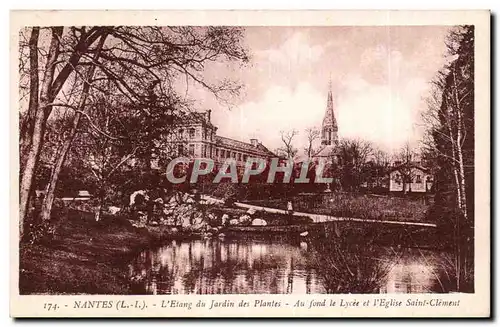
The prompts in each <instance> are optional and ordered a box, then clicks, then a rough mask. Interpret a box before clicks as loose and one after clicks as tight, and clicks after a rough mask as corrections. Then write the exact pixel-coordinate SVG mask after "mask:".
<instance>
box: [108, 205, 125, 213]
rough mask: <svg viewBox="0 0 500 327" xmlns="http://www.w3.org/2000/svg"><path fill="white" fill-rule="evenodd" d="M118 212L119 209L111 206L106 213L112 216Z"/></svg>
mask: <svg viewBox="0 0 500 327" xmlns="http://www.w3.org/2000/svg"><path fill="white" fill-rule="evenodd" d="M120 210H122V209H121V208H119V207H115V206H111V207H109V208H108V212H109V213H110V214H112V215H116V214H117V213H118V212H119V211H120Z"/></svg>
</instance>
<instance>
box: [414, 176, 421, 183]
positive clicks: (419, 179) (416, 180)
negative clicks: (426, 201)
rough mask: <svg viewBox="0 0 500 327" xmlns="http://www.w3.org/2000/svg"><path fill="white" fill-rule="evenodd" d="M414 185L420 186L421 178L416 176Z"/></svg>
mask: <svg viewBox="0 0 500 327" xmlns="http://www.w3.org/2000/svg"><path fill="white" fill-rule="evenodd" d="M415 183H417V184H422V176H420V175H417V176H416V179H415Z"/></svg>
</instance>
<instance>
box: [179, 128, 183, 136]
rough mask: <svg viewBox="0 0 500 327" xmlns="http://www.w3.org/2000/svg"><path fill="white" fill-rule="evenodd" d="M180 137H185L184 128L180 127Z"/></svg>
mask: <svg viewBox="0 0 500 327" xmlns="http://www.w3.org/2000/svg"><path fill="white" fill-rule="evenodd" d="M179 137H180V138H183V137H184V130H183V129H182V128H181V129H179Z"/></svg>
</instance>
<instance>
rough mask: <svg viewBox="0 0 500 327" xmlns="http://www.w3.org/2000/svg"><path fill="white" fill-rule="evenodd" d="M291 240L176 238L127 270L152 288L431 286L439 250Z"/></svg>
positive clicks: (284, 290)
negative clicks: (345, 247)
mask: <svg viewBox="0 0 500 327" xmlns="http://www.w3.org/2000/svg"><path fill="white" fill-rule="evenodd" d="M324 250H325V249H323V251H319V249H318V248H317V247H316V246H313V245H311V244H310V243H307V242H293V241H286V240H278V241H272V240H218V239H217V240H193V241H186V242H178V241H173V242H171V243H170V244H167V245H165V246H163V247H160V248H157V249H150V250H148V251H144V252H142V253H141V254H140V256H139V257H138V258H136V260H134V262H132V263H131V265H130V267H129V268H130V271H129V275H130V277H131V279H132V280H134V281H136V282H137V283H138V284H139V285H140V286H141V288H143V290H140V291H138V293H147V294H189V293H194V294H231V293H233V294H238V293H239V294H250V293H257V294H259V293H260V294H263V293H271V294H290V293H297V294H306V293H378V292H382V293H398V292H399V293H400V292H411V293H416V292H418V293H420V292H433V291H439V287H436V284H437V283H438V281H437V279H438V278H437V276H438V274H439V272H438V271H437V268H436V267H437V265H436V264H435V259H436V256H435V255H431V256H428V255H423V254H422V252H421V251H420V253H418V254H416V253H414V252H413V251H410V250H404V251H399V252H396V251H394V250H393V249H388V248H379V249H377V251H376V253H371V255H375V256H374V257H364V256H363V253H361V254H360V253H356V254H352V253H351V254H350V255H345V253H344V254H343V255H340V253H336V252H335V251H330V252H327V251H324Z"/></svg>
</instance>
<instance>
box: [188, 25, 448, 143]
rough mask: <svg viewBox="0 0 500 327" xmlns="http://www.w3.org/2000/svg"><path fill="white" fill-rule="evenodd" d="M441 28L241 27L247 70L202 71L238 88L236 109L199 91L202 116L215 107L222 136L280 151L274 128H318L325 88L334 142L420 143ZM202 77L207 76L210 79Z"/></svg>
mask: <svg viewBox="0 0 500 327" xmlns="http://www.w3.org/2000/svg"><path fill="white" fill-rule="evenodd" d="M448 31H449V27H447V26H404V27H398V26H391V27H388V26H380V27H340V26H337V27H247V28H246V30H245V39H244V40H243V43H244V45H245V46H246V47H247V48H248V50H249V54H250V63H249V64H248V65H246V66H244V67H240V66H235V65H228V64H218V65H214V66H213V67H208V68H207V72H206V74H208V75H209V76H216V77H218V78H232V79H235V80H237V81H239V82H240V83H242V84H243V85H244V90H243V92H242V94H241V95H240V96H239V97H238V98H234V99H231V103H232V105H231V106H230V107H228V106H227V105H226V104H224V103H220V102H218V101H216V100H215V99H214V98H213V97H212V96H210V95H209V94H207V93H206V92H204V91H203V90H201V89H198V88H195V90H194V91H192V92H190V97H192V98H193V99H194V100H195V101H196V106H197V109H198V110H206V109H211V110H212V122H213V123H214V124H215V125H216V126H218V132H217V134H218V135H222V136H226V137H231V138H235V139H238V140H241V141H247V142H248V140H249V139H250V138H257V139H259V141H261V142H262V143H263V144H264V145H265V146H267V147H268V148H269V149H271V150H274V149H276V148H277V147H279V146H280V145H281V139H280V131H288V130H292V129H295V130H297V131H298V132H299V134H298V136H297V138H296V140H295V142H294V145H295V146H296V147H297V148H299V149H300V150H302V149H303V148H304V146H305V145H306V133H305V129H306V128H309V127H318V128H320V127H321V121H322V119H323V116H324V113H325V109H326V102H327V94H328V87H329V81H331V89H332V93H333V101H334V111H335V115H336V118H337V122H338V125H339V137H341V138H358V139H362V140H366V141H369V142H372V143H373V144H374V145H375V146H377V147H379V148H381V149H383V150H385V151H388V152H392V151H396V150H397V149H399V148H400V147H402V146H403V145H404V144H405V143H406V142H410V143H412V144H417V143H418V141H419V139H420V138H421V136H422V132H423V128H422V124H421V118H420V116H421V112H422V111H423V110H425V108H426V102H425V98H426V97H427V96H428V94H429V88H430V81H431V80H432V78H433V77H434V76H435V75H436V73H437V71H438V70H439V69H440V68H441V67H442V66H443V65H444V64H445V60H446V58H445V50H446V49H445V44H444V40H445V37H446V35H447V33H448ZM208 75H207V76H208Z"/></svg>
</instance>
